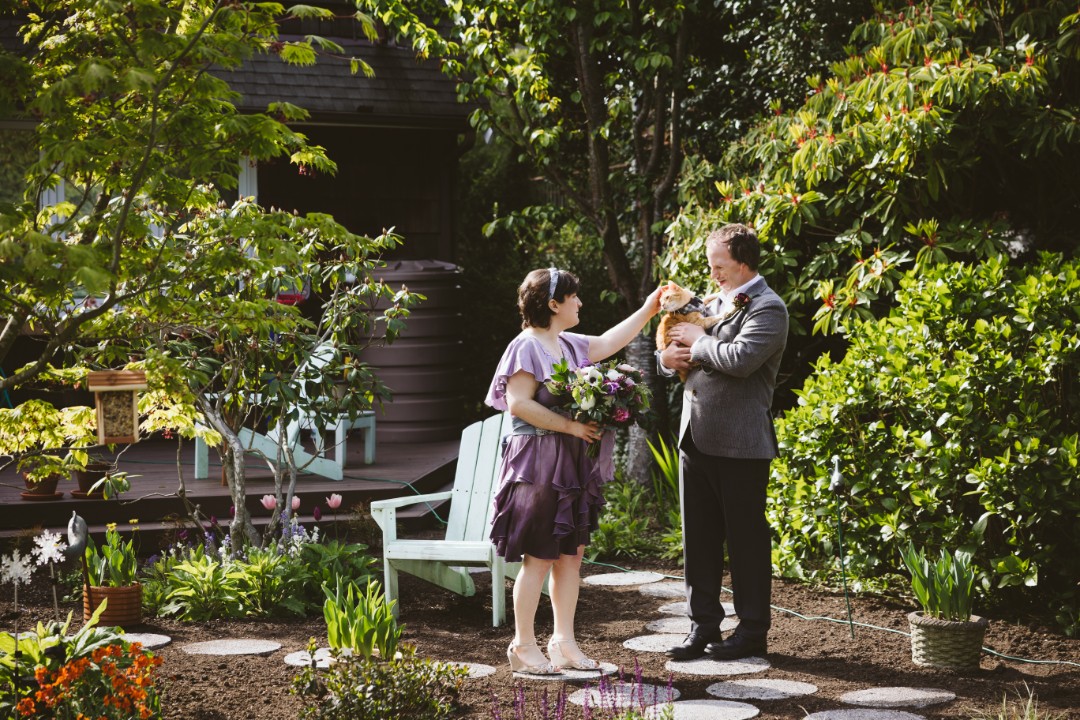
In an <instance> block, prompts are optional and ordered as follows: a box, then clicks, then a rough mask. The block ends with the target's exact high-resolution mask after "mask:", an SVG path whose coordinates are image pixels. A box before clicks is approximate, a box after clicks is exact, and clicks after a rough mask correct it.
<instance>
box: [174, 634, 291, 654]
mask: <svg viewBox="0 0 1080 720" xmlns="http://www.w3.org/2000/svg"><path fill="white" fill-rule="evenodd" d="M182 649H183V651H184V652H186V653H187V654H188V655H270V654H271V653H275V652H277V651H278V650H280V649H281V643H278V642H274V641H272V640H256V639H254V638H232V639H229V640H210V641H208V642H200V643H192V644H191V645H185V646H184V647H183V648H182Z"/></svg>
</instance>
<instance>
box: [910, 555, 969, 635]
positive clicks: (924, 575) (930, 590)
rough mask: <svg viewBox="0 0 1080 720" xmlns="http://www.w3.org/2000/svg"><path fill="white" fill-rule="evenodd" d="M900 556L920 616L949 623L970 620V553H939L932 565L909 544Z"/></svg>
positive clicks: (931, 562) (930, 561)
mask: <svg viewBox="0 0 1080 720" xmlns="http://www.w3.org/2000/svg"><path fill="white" fill-rule="evenodd" d="M901 555H902V557H903V558H904V566H905V567H907V569H908V572H909V573H911V590H912V592H914V593H915V599H916V600H918V601H919V605H920V606H921V607H922V610H923V612H924V613H926V614H927V615H929V616H930V617H935V618H940V619H941V620H951V621H953V622H966V621H967V620H968V618H970V617H971V600H972V596H973V595H974V593H975V570H974V568H972V566H971V553H968V552H963V551H961V550H957V551H956V552H955V553H953V554H952V555H950V554H949V553H947V552H946V551H945V550H944V549H942V551H941V557H939V558H938V559H937V562H934V561H932V560H930V559H929V558H927V557H926V553H925V552H923V551H922V550H916V549H915V545H914V544H913V543H911V542H909V543H908V545H907V548H905V549H904V550H903V551H902V552H901Z"/></svg>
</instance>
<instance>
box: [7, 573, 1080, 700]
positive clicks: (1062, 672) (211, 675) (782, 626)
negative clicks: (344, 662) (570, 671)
mask: <svg viewBox="0 0 1080 720" xmlns="http://www.w3.org/2000/svg"><path fill="white" fill-rule="evenodd" d="M634 569H642V570H643V569H652V570H658V571H660V572H665V573H670V574H675V575H677V574H679V573H678V569H677V568H676V567H674V566H663V565H660V564H658V563H656V562H651V563H639V564H636V565H635V568H634ZM609 571H610V570H609V569H607V568H603V567H597V566H587V567H586V568H585V570H584V573H585V574H586V575H588V574H595V573H602V572H609ZM476 577H477V580H478V583H477V585H478V587H477V595H476V596H474V597H471V598H463V597H458V596H456V595H453V594H451V593H448V592H445V591H443V590H441V589H438V588H435V587H433V586H430V585H427V584H425V583H423V582H421V581H418V580H415V579H413V578H410V577H407V576H404V575H403V576H402V594H403V600H402V603H401V608H402V614H401V620H402V621H403V622H404V623H405V624H406V629H405V637H406V640H407V641H408V642H410V643H413V644H415V645H416V647H417V649H418V651H419V653H420V654H421V655H422V656H425V657H431V658H434V659H438V660H447V661H449V660H459V661H469V662H477V663H485V664H488V665H494V666H495V667H496V668H498V671H497V672H496V673H495V674H494V675H492V676H489V677H487V678H483V679H470V680H468V681H466V683H465V685H464V688H463V691H462V694H461V698H460V699H461V706H462V707H461V711H460V713H459V716H460V717H462V718H491V717H493V713H492V704H493V697H494V696H497V698H498V700H497V702H499V703H500V704H501V706H502V717H507V718H510V717H514V713H513V711H512V710H511V701H512V699H513V696H514V694H515V691H516V688H517V686H518V685H519V682H518V681H517V680H514V679H512V678H511V676H510V672H509V669H508V668H507V666H506V657H505V653H506V646H507V644H508V643H509V641H510V638H511V635H512V632H511V630H510V629H509V627H508V626H504V627H501V628H493V627H491V597H490V586H489V585H488V584H487V583H486V582H485V580H484V578H485V576H483V575H479V576H476ZM22 595H29V603H28V604H27V603H23V602H21V603H20V605H21V606H22V608H21V610H20V613H19V622H20V626H21V627H22V628H26V627H27V626H28V625H29V624H30V623H31V622H36V621H37V620H47V619H49V618H50V617H51V615H52V608H51V605H50V604H49V603H48V601H47V595H46V593H45V592H43V591H42V590H40V589H39V588H33V587H32V588H30V589H29V592H28V593H20V596H22ZM508 595H509V593H508ZM23 599H24V598H23V597H20V600H23ZM508 599H509V598H508ZM667 602H672V601H671V600H664V599H660V598H655V597H646V596H644V595H642V594H641V593H639V592H638V589H637V587H635V586H630V587H598V586H592V585H584V586H583V588H582V593H581V601H580V605H579V609H578V637H579V642H580V644H581V646H582V647H583V648H584V649H585V650H586V651H587V652H588V653H589V654H591V655H592V656H594V657H597V658H599V659H602V660H606V661H609V662H612V663H615V664H617V665H620V666H622V667H623V668H626V669H627V672H628V674H629V675H632V674H633V672H634V664H635V662H637V663H638V664H639V665H640V668H641V671H642V673H643V679H644V681H645V682H649V683H653V684H660V685H664V684H666V683H667V682H668V677H669V673H668V671H667V670H665V669H664V664H665V662H666V658H665V657H664V656H663V655H662V654H654V653H635V652H632V651H630V650H627V649H625V648H623V646H622V643H623V641H624V640H626V639H628V638H631V637H635V636H638V635H643V634H647V631H646V630H645V623H647V622H649V621H650V620H654V619H657V618H660V617H663V616H662V615H660V614H659V613H658V612H657V608H658V607H659V606H660V605H662V604H665V603H667ZM773 602H774V604H775V605H776V606H778V607H781V608H786V609H790V610H793V611H795V612H797V613H799V614H800V615H804V616H827V617H831V618H837V619H843V618H845V617H846V608H845V602H844V597H843V595H842V594H838V593H832V592H829V591H826V590H821V589H815V588H808V587H805V586H802V585H797V584H794V583H788V582H780V581H777V582H776V583H775V586H774V593H773ZM0 603H3V604H2V605H0V609H2V612H0V622H2V623H3V627H4V629H6V630H9V631H10V630H11V626H12V622H13V620H14V618H15V616H14V613H13V612H12V604H11V594H10V587H5V588H4V589H3V594H0ZM852 607H853V612H854V618H855V620H856V622H859V623H866V624H869V625H876V626H881V627H886V628H893V629H896V630H901V631H907V620H906V614H907V612H908V610H909V609H910V608H909V607H906V606H904V605H903V604H901V603H897V602H894V601H891V600H886V599H881V598H875V597H858V598H853V599H852ZM66 609H75V605H74V603H71V604H69V605H68V606H67V607H66V608H65V611H66ZM537 629H538V636H539V637H540V638H541V641H542V642H543V641H545V640H546V638H547V637H548V635H549V634H550V632H551V612H550V606H549V605H548V604H547V601H546V599H545V600H544V601H543V602H542V604H541V610H540V613H539V616H538V628H537ZM131 630H133V631H141V632H156V633H163V634H166V635H170V636H172V638H173V642H172V644H171V645H168V646H166V647H164V648H162V649H161V650H160V651H159V653H160V655H161V656H162V657H163V658H164V663H163V665H162V667H161V676H160V686H161V688H162V691H163V709H164V716H165V718H169V719H176V720H181V719H182V720H251V719H255V720H294V719H295V718H296V717H297V716H298V714H299V711H300V708H301V707H302V704H301V701H300V700H299V699H298V698H297V697H295V696H293V695H291V694H290V693H289V687H290V684H291V680H292V678H293V676H294V674H295V671H294V669H293V668H289V667H287V666H286V665H285V664H284V663H283V662H282V658H283V657H284V656H285V655H286V654H287V653H290V652H294V651H297V650H302V649H304V648H305V647H306V646H307V642H308V638H310V637H312V636H314V637H315V638H316V639H317V640H318V641H319V644H320V645H325V640H326V636H325V626H324V624H323V622H322V619H321V618H317V617H312V618H307V619H283V620H273V621H266V620H259V621H246V622H236V621H230V622H224V621H219V622H211V623H193V624H184V623H178V622H174V621H169V620H153V621H151V622H148V623H147V624H146V625H145V626H142V627H139V628H131ZM225 637H250V638H264V639H272V640H276V641H277V642H280V643H281V644H282V649H281V650H280V651H278V652H276V653H274V654H273V655H271V656H269V657H232V658H207V657H202V656H191V655H187V654H185V653H183V652H182V651H181V649H180V648H181V647H182V646H184V645H185V644H188V643H192V642H199V641H204V640H211V639H219V638H225ZM985 644H986V645H987V646H988V647H991V648H993V649H994V650H995V651H997V652H999V653H1001V654H1003V655H1009V656H1013V657H1018V658H1025V659H1037V660H1064V661H1071V662H1073V663H1080V640H1075V639H1069V638H1066V637H1063V636H1061V635H1059V634H1055V633H1054V632H1052V631H1050V630H1048V629H1046V628H1043V627H1037V626H1033V625H1031V624H1027V623H1024V622H1019V621H1017V620H1016V619H1010V618H991V623H990V629H989V631H988V633H987V636H986V642H985ZM768 659H769V661H770V663H771V664H772V668H771V669H769V670H768V671H767V672H765V673H763V674H761V675H760V677H768V678H776V679H787V680H796V681H802V682H809V683H813V684H814V685H817V686H818V688H819V691H818V693H817V694H816V695H812V696H806V697H802V698H798V699H797V700H785V701H755V704H756V705H757V706H758V707H760V708H761V715H760V716H759V717H761V718H784V719H785V720H795V719H797V718H803V717H805V716H806V715H807V714H808V713H812V712H817V711H821V710H827V709H835V708H842V707H847V706H844V705H842V704H841V703H839V702H838V700H837V698H838V697H839V696H840V695H842V694H843V693H845V692H848V691H852V690H859V689H865V688H869V687H875V686H878V687H892V686H911V687H934V688H943V689H948V690H951V691H952V692H955V693H956V695H957V699H956V700H955V701H954V702H951V703H948V704H946V705H943V706H936V707H933V708H926V709H922V710H914V711H913V712H917V713H918V714H920V715H922V716H924V717H927V718H972V717H982V716H984V715H992V716H993V717H995V718H996V717H997V712H998V711H1000V710H1001V706H1002V700H1003V698H1005V697H1007V698H1009V701H1010V704H1012V705H1017V706H1018V705H1019V701H1018V697H1020V696H1022V697H1024V698H1027V696H1028V692H1029V691H1028V689H1029V688H1030V690H1031V691H1033V692H1034V693H1035V694H1036V695H1037V698H1038V702H1039V707H1040V709H1043V710H1047V711H1051V712H1053V713H1056V714H1057V715H1058V716H1064V717H1069V718H1074V717H1076V718H1080V667H1076V666H1070V665H1061V664H1027V663H1023V662H1019V661H1015V660H1009V659H1005V658H1001V657H995V656H992V655H987V654H984V655H983V659H982V665H981V667H980V669H979V670H978V671H977V672H971V673H964V674H957V673H950V672H942V671H939V670H931V669H925V668H920V667H918V666H916V665H914V664H913V663H912V661H911V653H910V644H909V640H908V638H907V637H905V636H903V635H899V634H896V633H891V632H885V631H882V630H875V629H870V628H865V627H856V632H855V638H854V639H852V638H851V635H850V630H849V628H848V626H847V625H846V624H838V623H834V622H828V621H823V620H806V619H800V618H798V617H795V616H794V615H791V614H789V613H787V612H783V611H780V610H777V611H775V612H774V623H773V630H772V633H771V635H770V638H769V658H768ZM744 677H747V676H744ZM721 679H731V678H704V677H694V676H687V675H680V676H677V677H676V678H675V680H674V683H675V686H676V687H677V688H678V689H679V690H680V691H681V692H682V699H693V698H707V697H709V696H708V695H707V693H706V692H705V688H706V687H707V686H708V685H710V684H712V683H714V682H717V681H718V680H721ZM525 688H526V692H527V695H528V698H529V707H530V710H529V713H528V715H527V717H529V718H533V717H536V718H539V717H540V713H539V696H540V694H541V693H542V692H544V690H545V689H546V690H547V691H548V692H549V693H556V692H557V688H558V684H556V683H541V682H535V681H533V682H529V683H526V684H525ZM570 707H571V709H570V711H569V712H568V713H567V715H566V717H567V718H575V719H576V718H581V717H582V712H581V709H580V708H578V707H576V706H570Z"/></svg>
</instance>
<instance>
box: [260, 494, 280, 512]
mask: <svg viewBox="0 0 1080 720" xmlns="http://www.w3.org/2000/svg"><path fill="white" fill-rule="evenodd" d="M259 502H261V503H262V506H263V507H264V508H266V509H267V510H273V509H274V508H276V507H277V498H276V497H274V496H273V495H263V496H262V500H260V501H259Z"/></svg>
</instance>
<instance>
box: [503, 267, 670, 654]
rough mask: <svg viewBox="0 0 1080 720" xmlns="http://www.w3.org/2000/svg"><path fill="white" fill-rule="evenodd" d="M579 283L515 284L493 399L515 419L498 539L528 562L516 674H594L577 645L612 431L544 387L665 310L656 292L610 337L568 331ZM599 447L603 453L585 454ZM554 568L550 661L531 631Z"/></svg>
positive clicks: (542, 280)
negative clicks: (561, 407) (578, 416)
mask: <svg viewBox="0 0 1080 720" xmlns="http://www.w3.org/2000/svg"><path fill="white" fill-rule="evenodd" d="M578 287H579V284H578V279H577V278H576V277H575V276H574V275H573V274H572V273H569V272H566V271H565V270H557V269H555V268H550V269H547V270H533V271H532V272H531V273H529V274H528V275H527V276H526V277H525V281H524V282H523V283H522V284H521V287H519V288H518V310H519V311H520V312H521V319H522V323H521V326H522V331H521V334H519V335H518V336H517V337H515V338H514V339H513V341H511V343H510V345H509V346H508V347H507V348H506V352H504V353H503V356H502V359H501V360H500V361H499V368H498V370H497V371H496V372H495V378H494V380H492V383H491V388H490V389H489V390H488V395H487V399H486V401H485V402H487V404H488V405H490V406H492V407H493V408H495V409H496V410H509V411H510V414H511V415H513V433H512V434H511V435H510V437H509V439H508V442H507V443H506V446H505V449H504V452H503V458H502V466H501V468H500V480H499V490H498V493H497V495H496V496H495V517H494V520H492V529H491V541H492V542H493V543H494V544H495V551H496V552H497V553H498V554H499V555H500V556H502V557H504V558H505V559H506V560H507V561H508V562H522V566H521V571H520V572H519V573H518V576H517V581H516V582H515V583H514V641H513V643H511V645H510V647H509V648H508V649H507V651H506V656H507V659H508V660H509V661H510V668H511V669H512V670H514V671H517V672H524V673H531V674H539V675H547V674H555V673H558V672H560V668H564V667H570V668H577V669H583V670H594V669H597V668H598V667H599V665H598V663H597V662H596V661H595V660H592V659H590V658H588V657H586V656H585V654H584V653H583V652H582V651H581V650H580V649H579V648H578V646H577V643H576V642H575V640H574V612H575V610H576V609H577V599H578V586H579V585H580V570H581V559H582V556H583V555H584V551H585V545H586V544H587V543H588V541H589V535H590V533H591V532H592V531H593V530H594V529H596V527H597V521H598V519H599V515H600V508H601V507H602V506H603V504H604V500H603V496H602V495H601V486H602V485H603V484H604V483H605V482H607V481H608V480H610V479H611V478H612V476H613V474H614V468H613V465H612V460H611V452H612V447H613V445H614V442H615V440H614V435H613V434H612V433H604V432H603V429H602V428H600V427H599V426H597V425H596V424H595V423H581V422H576V421H574V420H571V419H570V418H569V417H567V416H566V415H565V414H563V413H561V412H556V411H555V410H553V409H552V408H553V406H554V405H555V404H556V403H555V399H554V398H553V397H552V396H551V394H550V393H549V392H548V391H547V388H546V387H545V386H544V382H545V381H547V380H548V379H549V378H550V377H551V371H552V366H553V365H554V364H555V362H557V361H558V360H560V359H565V360H566V361H567V363H568V365H569V367H570V368H571V369H575V368H578V367H581V366H583V365H589V364H592V363H596V362H599V361H601V360H604V359H605V358H607V357H609V356H611V355H614V354H615V353H616V352H618V351H619V350H621V349H623V348H624V347H626V345H627V344H628V343H629V342H630V341H631V340H632V339H633V338H634V336H635V335H637V334H638V333H639V332H641V329H642V328H643V327H644V326H645V323H646V322H648V321H649V319H650V318H652V317H653V316H654V315H656V313H657V312H659V310H660V290H659V288H658V289H657V290H655V291H654V292H653V293H652V294H651V295H649V297H648V299H647V300H646V301H645V303H644V304H643V305H642V306H641V307H640V308H639V309H638V310H637V311H636V312H635V313H633V314H632V315H630V317H628V318H626V319H625V320H623V321H622V322H620V323H619V324H618V325H615V326H614V327H613V328H611V329H610V330H608V331H607V332H605V333H604V334H603V335H598V336H593V335H579V334H577V333H571V332H567V331H568V330H569V329H570V328H572V327H574V326H576V325H577V324H578V311H579V310H580V309H581V300H580V299H578V296H577V292H578ZM594 442H600V443H602V444H601V448H600V453H599V457H597V458H591V457H589V456H588V454H587V453H586V452H585V448H586V446H587V445H588V444H591V443H594ZM549 570H550V571H551V579H550V581H549V584H548V590H549V592H550V595H551V608H552V615H553V616H554V621H555V628H554V632H553V634H552V636H551V640H550V641H549V642H548V646H547V648H548V655H549V657H550V661H549V659H548V657H545V656H544V653H543V652H542V651H541V650H540V648H538V647H537V645H536V634H535V630H534V627H533V624H534V618H535V617H536V608H537V605H538V604H539V602H540V592H541V589H542V587H543V584H544V578H545V577H546V576H547V574H548V571H549Z"/></svg>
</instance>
